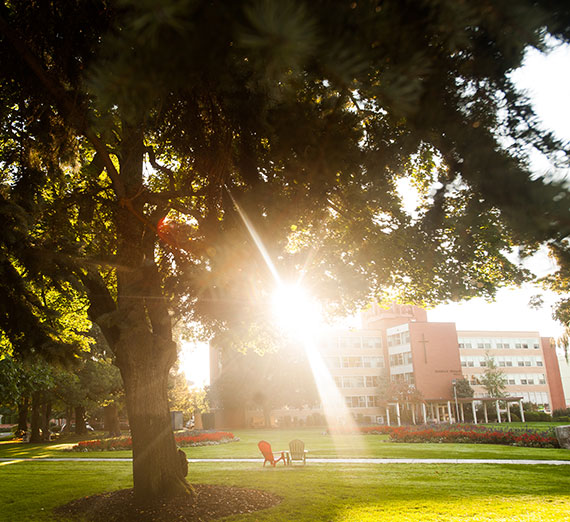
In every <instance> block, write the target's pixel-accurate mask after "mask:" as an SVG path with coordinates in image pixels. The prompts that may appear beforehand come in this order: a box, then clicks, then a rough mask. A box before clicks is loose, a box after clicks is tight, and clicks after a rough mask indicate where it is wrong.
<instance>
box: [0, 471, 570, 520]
mask: <svg viewBox="0 0 570 522" xmlns="http://www.w3.org/2000/svg"><path fill="white" fill-rule="evenodd" d="M189 478H190V481H191V482H193V483H212V484H225V485H232V486H242V487H250V488H258V489H263V490H267V491H271V492H273V493H276V494H278V495H280V496H281V497H282V498H283V502H282V503H281V504H279V505H278V506H276V507H274V508H271V509H269V510H266V511H258V512H255V513H252V514H249V515H242V516H237V517H233V518H230V519H226V520H231V521H233V522H238V521H240V522H246V521H248V522H253V521H259V522H264V521H266V522H270V521H271V522H272V521H280V522H281V521H290V522H304V521H306V522H309V521H323V522H324V521H328V522H354V521H360V522H373V521H374V522H388V521H391V522H396V521H398V522H400V521H421V522H436V521H437V522H442V521H450V522H464V521H467V520H468V521H495V522H499V521H501V522H506V521H520V522H523V521H524V522H531V521H532V522H534V521H554V520H560V521H565V520H568V519H569V517H570V468H569V467H567V466H542V465H535V466H524V465H523V466H521V465H463V464H461V465H439V464H437V465H408V464H397V465H395V464H392V465H362V464H360V465H338V464H310V463H309V464H308V465H307V466H306V467H304V468H303V467H296V468H285V467H281V466H278V467H277V468H271V467H265V468H263V467H262V466H261V463H226V462H220V463H199V464H191V466H190V475H189ZM0 484H1V485H2V487H0V506H1V507H0V519H1V520H6V521H20V520H26V521H51V520H54V515H53V513H52V509H53V508H54V507H56V506H57V505H60V504H63V503H65V502H68V501H70V500H72V499H74V498H78V497H81V496H84V495H90V494H94V493H100V492H104V491H111V490H114V489H120V488H125V487H130V486H131V467H130V464H129V463H123V462H116V463H114V462H111V463H106V462H105V463H104V462H101V463H99V462H95V463H93V462H74V463H67V462H65V463H62V462H19V463H14V464H8V465H0ZM57 520H64V519H62V518H61V517H59V518H57Z"/></svg>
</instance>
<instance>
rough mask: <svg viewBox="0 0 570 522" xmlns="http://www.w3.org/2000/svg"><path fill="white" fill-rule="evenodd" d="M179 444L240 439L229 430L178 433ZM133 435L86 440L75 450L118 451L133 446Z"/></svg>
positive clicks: (190, 444) (206, 443)
mask: <svg viewBox="0 0 570 522" xmlns="http://www.w3.org/2000/svg"><path fill="white" fill-rule="evenodd" d="M174 438H175V440H176V444H177V445H178V446H181V447H184V446H206V445H208V444H223V443H226V442H234V441H238V440H239V439H238V438H236V437H235V436H234V434H233V433H230V432H229V431H215V432H204V433H197V434H191V435H177V436H175V437H174ZM132 445H133V441H132V439H131V437H115V438H112V439H96V440H85V441H82V442H79V443H77V444H76V445H75V446H73V448H71V449H72V450H73V451H116V450H129V449H131V448H132Z"/></svg>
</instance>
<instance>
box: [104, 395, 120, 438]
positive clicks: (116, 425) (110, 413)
mask: <svg viewBox="0 0 570 522" xmlns="http://www.w3.org/2000/svg"><path fill="white" fill-rule="evenodd" d="M104 417H105V430H106V431H107V433H108V434H109V437H120V436H121V423H120V421H119V409H118V408H117V404H116V403H114V402H112V403H111V404H107V406H105V413H104Z"/></svg>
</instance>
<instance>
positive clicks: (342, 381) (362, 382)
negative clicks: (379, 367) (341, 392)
mask: <svg viewBox="0 0 570 522" xmlns="http://www.w3.org/2000/svg"><path fill="white" fill-rule="evenodd" d="M334 382H335V384H336V385H337V387H338V388H377V387H378V386H379V385H380V377H378V376H377V375H344V376H342V377H340V376H335V377H334Z"/></svg>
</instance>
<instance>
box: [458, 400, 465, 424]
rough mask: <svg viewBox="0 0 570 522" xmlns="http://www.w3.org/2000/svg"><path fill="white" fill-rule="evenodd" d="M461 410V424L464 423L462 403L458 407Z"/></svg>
mask: <svg viewBox="0 0 570 522" xmlns="http://www.w3.org/2000/svg"><path fill="white" fill-rule="evenodd" d="M459 407H460V408H461V422H465V411H464V410H463V403H461V404H460V405H459Z"/></svg>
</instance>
